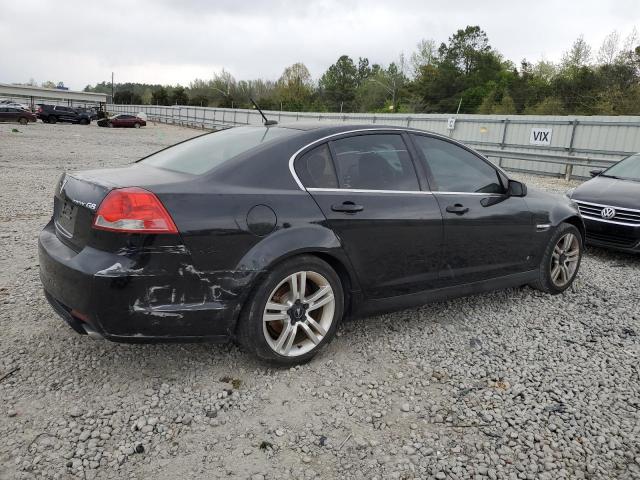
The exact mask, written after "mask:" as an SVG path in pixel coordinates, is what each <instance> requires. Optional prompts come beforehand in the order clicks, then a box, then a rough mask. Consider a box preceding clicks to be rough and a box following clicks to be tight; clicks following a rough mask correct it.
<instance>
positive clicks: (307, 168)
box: [295, 143, 338, 188]
mask: <svg viewBox="0 0 640 480" xmlns="http://www.w3.org/2000/svg"><path fill="white" fill-rule="evenodd" d="M295 167H296V173H297V174H298V177H299V178H300V181H301V182H302V184H303V185H304V186H305V187H307V188H338V179H337V178H336V172H335V170H334V168H333V161H332V160H331V153H330V152H329V147H328V146H327V144H326V143H325V144H323V145H320V146H319V147H316V148H314V149H313V150H309V151H308V152H307V153H305V154H304V155H302V156H301V157H300V158H298V159H297V160H296V165H295Z"/></svg>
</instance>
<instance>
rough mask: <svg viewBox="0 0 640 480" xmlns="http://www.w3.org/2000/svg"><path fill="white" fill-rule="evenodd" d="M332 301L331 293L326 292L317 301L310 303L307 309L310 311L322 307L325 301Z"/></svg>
mask: <svg viewBox="0 0 640 480" xmlns="http://www.w3.org/2000/svg"><path fill="white" fill-rule="evenodd" d="M332 301H333V293H327V294H326V295H325V296H324V297H322V298H321V299H320V300H318V301H317V302H315V303H312V304H310V305H309V309H308V310H307V311H308V312H312V311H313V310H317V309H318V308H320V307H323V306H325V305H326V304H327V303H329V302H332Z"/></svg>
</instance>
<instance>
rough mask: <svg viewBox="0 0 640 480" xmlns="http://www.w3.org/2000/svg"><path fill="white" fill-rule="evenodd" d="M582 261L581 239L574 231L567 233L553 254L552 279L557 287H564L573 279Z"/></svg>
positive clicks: (559, 241)
mask: <svg viewBox="0 0 640 480" xmlns="http://www.w3.org/2000/svg"><path fill="white" fill-rule="evenodd" d="M579 263H580V240H578V237H576V236H575V235H574V234H573V233H566V234H564V235H563V236H562V237H560V239H559V240H558V242H557V243H556V245H555V247H553V253H552V254H551V269H550V272H551V281H552V282H553V284H554V285H555V286H556V287H564V286H565V285H566V284H567V283H569V282H570V281H571V279H572V278H573V276H574V274H575V273H576V270H577V269H578V264H579Z"/></svg>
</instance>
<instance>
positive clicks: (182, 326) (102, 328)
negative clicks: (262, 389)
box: [38, 223, 250, 342]
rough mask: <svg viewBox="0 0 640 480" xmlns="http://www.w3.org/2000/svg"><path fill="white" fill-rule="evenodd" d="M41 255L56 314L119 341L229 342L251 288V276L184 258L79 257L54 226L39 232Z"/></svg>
mask: <svg viewBox="0 0 640 480" xmlns="http://www.w3.org/2000/svg"><path fill="white" fill-rule="evenodd" d="M38 250H39V261H40V278H41V281H42V285H43V287H44V291H45V296H46V297H47V300H48V301H49V303H50V304H51V305H52V307H53V309H54V310H55V311H56V312H57V313H58V314H59V315H60V316H61V317H62V318H63V319H64V320H65V321H66V322H67V323H68V324H69V325H70V326H71V328H73V329H74V330H75V331H76V332H78V333H81V334H85V333H88V334H90V335H91V336H102V337H104V338H106V339H108V340H112V341H118V342H159V341H164V342H174V341H184V342H188V341H224V340H227V339H228V338H229V337H230V336H231V335H232V332H233V330H234V326H235V320H236V319H237V316H238V313H239V309H240V304H241V303H240V301H239V299H240V298H242V297H243V295H242V292H243V291H244V290H245V289H246V287H247V285H248V284H249V282H250V276H249V275H246V274H238V275H233V272H228V271H227V272H224V274H222V273H218V272H198V271H197V270H195V268H194V267H193V265H192V264H191V260H190V255H189V254H188V253H185V252H184V251H182V252H176V253H174V254H173V253H166V252H165V253H158V254H153V253H145V255H144V256H145V262H144V266H141V265H140V264H139V263H136V257H135V253H133V254H132V253H131V252H128V253H127V255H122V254H117V253H111V252H104V251H100V250H96V249H94V248H91V247H85V248H84V249H82V250H81V251H80V252H76V251H75V250H73V249H71V248H69V247H68V246H67V245H65V244H64V243H62V242H61V241H60V240H59V239H58V238H57V236H56V233H55V229H54V227H53V224H52V223H50V224H49V225H47V226H46V227H45V228H44V229H43V231H42V232H41V233H40V237H39V241H38ZM153 255H160V256H164V257H162V258H160V257H159V258H157V259H156V260H157V261H154V259H153V258H151V259H149V256H151V257H153ZM170 255H174V256H175V258H167V256H170ZM159 265H167V266H168V267H167V268H166V269H163V268H159V267H158V266H159ZM171 265H174V266H176V269H174V268H173V267H171Z"/></svg>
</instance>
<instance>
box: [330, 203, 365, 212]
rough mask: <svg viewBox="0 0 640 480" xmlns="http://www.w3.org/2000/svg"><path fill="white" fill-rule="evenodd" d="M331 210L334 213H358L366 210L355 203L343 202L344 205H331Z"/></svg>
mask: <svg viewBox="0 0 640 480" xmlns="http://www.w3.org/2000/svg"><path fill="white" fill-rule="evenodd" d="M331 210H333V211H334V212H345V213H356V212H361V211H362V210H364V207H363V206H362V205H356V204H355V203H353V202H342V204H335V205H331Z"/></svg>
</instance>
